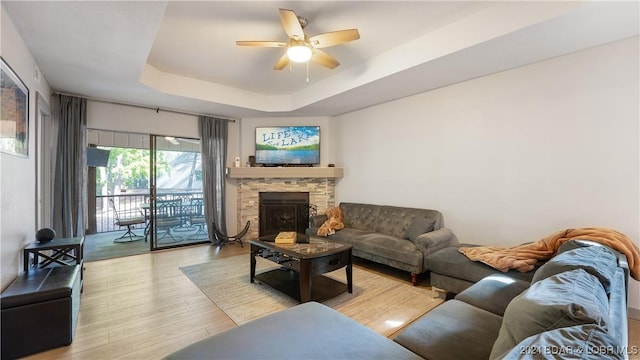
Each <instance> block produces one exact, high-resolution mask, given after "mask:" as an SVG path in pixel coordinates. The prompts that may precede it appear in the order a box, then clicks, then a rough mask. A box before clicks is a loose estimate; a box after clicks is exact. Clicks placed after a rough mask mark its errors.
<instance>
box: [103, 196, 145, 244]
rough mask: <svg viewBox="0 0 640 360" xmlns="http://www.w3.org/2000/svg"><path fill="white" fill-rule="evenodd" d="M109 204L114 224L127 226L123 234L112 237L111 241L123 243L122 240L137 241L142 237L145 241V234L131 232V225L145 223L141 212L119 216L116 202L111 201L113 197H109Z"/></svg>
mask: <svg viewBox="0 0 640 360" xmlns="http://www.w3.org/2000/svg"><path fill="white" fill-rule="evenodd" d="M109 205H111V208H112V209H113V215H114V217H115V219H116V221H115V222H114V224H116V225H118V226H120V227H124V226H126V227H127V232H125V233H124V235H122V236H120V237H119V238H116V239H114V240H113V242H115V243H124V242H132V241H139V240H142V239H144V240H145V241H147V239H146V237H145V236H140V235H136V234H135V233H134V232H133V227H134V226H135V225H138V224H145V223H146V222H147V220H146V219H145V218H144V214H143V213H142V212H140V216H129V217H120V214H119V212H118V209H117V208H116V204H115V203H114V202H113V199H109Z"/></svg>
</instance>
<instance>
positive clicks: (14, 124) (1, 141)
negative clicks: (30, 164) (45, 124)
mask: <svg viewBox="0 0 640 360" xmlns="http://www.w3.org/2000/svg"><path fill="white" fill-rule="evenodd" d="M0 63H1V64H0V81H1V83H2V86H1V91H2V101H1V103H2V105H1V106H0V151H2V152H4V153H7V154H12V155H16V156H22V157H29V89H28V88H27V86H26V85H25V84H24V83H23V82H22V80H20V77H18V74H16V73H15V72H14V71H13V69H11V67H10V66H9V64H7V63H6V62H5V60H4V58H0Z"/></svg>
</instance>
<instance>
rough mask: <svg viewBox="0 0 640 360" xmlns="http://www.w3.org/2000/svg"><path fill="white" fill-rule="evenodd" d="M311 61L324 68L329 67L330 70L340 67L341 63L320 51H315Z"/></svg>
mask: <svg viewBox="0 0 640 360" xmlns="http://www.w3.org/2000/svg"><path fill="white" fill-rule="evenodd" d="M311 61H313V62H316V63H318V64H320V65H322V66H325V67H328V68H329V69H335V68H336V67H337V66H338V65H340V62H338V60H336V58H334V57H333V56H331V55H329V54H327V53H326V52H324V51H322V50H318V49H314V50H313V55H312V56H311Z"/></svg>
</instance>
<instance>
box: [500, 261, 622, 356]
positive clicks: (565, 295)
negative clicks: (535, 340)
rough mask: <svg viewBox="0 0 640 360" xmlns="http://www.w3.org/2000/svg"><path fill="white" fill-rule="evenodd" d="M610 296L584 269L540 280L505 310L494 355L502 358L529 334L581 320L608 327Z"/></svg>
mask: <svg viewBox="0 0 640 360" xmlns="http://www.w3.org/2000/svg"><path fill="white" fill-rule="evenodd" d="M608 318H609V299H608V298H607V294H606V293H605V291H604V288H603V287H602V285H601V284H600V282H599V281H598V279H597V278H596V277H595V276H593V275H591V274H589V273H587V272H586V271H584V270H582V269H577V270H572V271H566V272H563V273H560V274H558V275H554V276H551V277H549V278H546V279H544V280H541V281H538V282H536V283H534V284H532V285H531V287H530V288H529V289H528V290H526V291H525V292H523V293H522V294H520V295H518V296H517V297H516V298H515V299H513V301H511V303H509V305H508V306H507V309H506V311H505V313H504V319H503V321H502V326H501V328H500V335H499V336H498V339H497V340H496V342H495V343H494V345H493V350H492V351H491V358H492V359H496V358H500V357H501V356H503V355H504V354H506V353H507V352H509V351H510V350H511V349H512V348H513V347H514V346H516V345H517V344H518V343H519V342H521V341H522V340H524V339H526V338H527V337H529V336H532V335H535V334H539V333H542V332H545V331H548V330H553V329H557V328H562V327H569V326H574V325H581V324H597V325H600V326H603V327H605V328H606V326H607V324H608Z"/></svg>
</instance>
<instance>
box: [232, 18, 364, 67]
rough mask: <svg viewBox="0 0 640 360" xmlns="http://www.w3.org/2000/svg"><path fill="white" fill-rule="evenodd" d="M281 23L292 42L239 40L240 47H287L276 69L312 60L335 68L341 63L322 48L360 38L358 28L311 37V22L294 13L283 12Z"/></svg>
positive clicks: (277, 62) (276, 64) (237, 42)
mask: <svg viewBox="0 0 640 360" xmlns="http://www.w3.org/2000/svg"><path fill="white" fill-rule="evenodd" d="M280 21H281V22H282V27H283V28H284V31H285V32H286V33H287V35H288V36H289V40H288V41H286V42H284V41H236V45H238V46H257V47H277V48H286V49H287V51H286V52H285V54H284V55H282V57H280V59H278V61H276V63H275V65H274V66H273V69H274V70H282V69H284V68H285V67H286V66H287V65H289V64H290V62H291V61H293V62H307V61H309V60H311V61H313V62H315V63H318V64H320V65H322V66H325V67H327V68H329V69H335V68H336V67H337V66H338V65H340V62H338V60H336V59H335V58H334V57H333V56H331V55H329V54H327V53H326V52H324V51H322V50H320V49H323V48H327V47H330V46H335V45H340V44H344V43H347V42H349V41H353V40H358V39H360V33H359V32H358V29H347V30H338V31H332V32H328V33H324V34H319V35H315V36H311V37H309V36H308V35H307V34H305V33H304V31H303V29H304V28H305V27H306V26H307V24H308V21H307V19H306V18H303V17H301V16H298V15H296V13H295V12H294V11H293V10H287V9H280Z"/></svg>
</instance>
